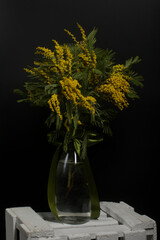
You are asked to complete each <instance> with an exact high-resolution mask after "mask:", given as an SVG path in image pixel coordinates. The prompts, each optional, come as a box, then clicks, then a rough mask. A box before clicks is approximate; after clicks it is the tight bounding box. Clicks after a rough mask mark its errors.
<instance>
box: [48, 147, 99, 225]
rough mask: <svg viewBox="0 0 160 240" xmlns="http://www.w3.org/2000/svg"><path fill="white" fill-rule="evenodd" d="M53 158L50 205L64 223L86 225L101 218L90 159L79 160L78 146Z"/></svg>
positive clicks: (49, 180) (50, 176)
mask: <svg viewBox="0 0 160 240" xmlns="http://www.w3.org/2000/svg"><path fill="white" fill-rule="evenodd" d="M60 149H61V147H60V146H58V147H57V150H56V152H55V154H54V156H53V159H52V163H51V168H50V173H49V179H48V204H49V207H50V209H51V211H52V213H53V214H54V215H55V216H56V217H57V219H58V220H59V221H60V222H62V223H67V224H82V223H85V222H87V221H89V220H90V219H91V218H92V219H96V218H98V217H99V213H100V206H99V199H98V193H97V189H96V185H95V182H94V178H93V175H92V171H91V168H90V164H89V161H88V158H86V159H84V160H82V159H80V158H79V156H78V154H77V152H76V150H75V148H74V144H70V145H69V146H68V151H67V152H64V151H63V152H62V153H60V152H61V151H60Z"/></svg>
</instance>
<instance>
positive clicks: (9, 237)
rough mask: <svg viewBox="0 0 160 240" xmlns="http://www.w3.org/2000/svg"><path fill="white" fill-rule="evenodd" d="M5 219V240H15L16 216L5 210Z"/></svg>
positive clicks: (9, 210)
mask: <svg viewBox="0 0 160 240" xmlns="http://www.w3.org/2000/svg"><path fill="white" fill-rule="evenodd" d="M5 219H6V240H15V239H16V237H17V236H16V215H15V214H14V213H13V212H12V211H11V209H6V212H5Z"/></svg>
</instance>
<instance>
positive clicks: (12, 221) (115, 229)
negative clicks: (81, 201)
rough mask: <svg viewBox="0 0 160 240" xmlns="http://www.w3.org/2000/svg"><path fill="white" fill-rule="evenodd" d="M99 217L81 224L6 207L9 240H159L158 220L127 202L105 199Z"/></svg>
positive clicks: (24, 208) (23, 209)
mask: <svg viewBox="0 0 160 240" xmlns="http://www.w3.org/2000/svg"><path fill="white" fill-rule="evenodd" d="M100 205H101V214H100V217H99V219H97V220H91V221H89V222H87V223H85V224H81V225H68V224H62V223H58V222H56V221H55V218H54V216H53V214H52V213H45V212H44V213H36V212H35V211H34V210H33V209H32V208H30V207H19V208H8V209H6V240H94V239H96V240H157V231H156V223H155V221H154V220H152V219H151V218H149V217H147V216H145V215H140V214H138V213H136V212H135V211H134V209H133V208H132V207H131V206H129V205H127V204H126V203H124V202H120V203H114V202H101V203H100Z"/></svg>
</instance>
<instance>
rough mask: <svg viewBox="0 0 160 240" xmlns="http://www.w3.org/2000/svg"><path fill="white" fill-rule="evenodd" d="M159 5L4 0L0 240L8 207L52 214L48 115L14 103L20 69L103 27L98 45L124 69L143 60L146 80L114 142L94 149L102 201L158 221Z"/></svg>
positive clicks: (0, 24) (116, 126) (154, 0)
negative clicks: (41, 52)
mask: <svg viewBox="0 0 160 240" xmlns="http://www.w3.org/2000/svg"><path fill="white" fill-rule="evenodd" d="M159 12H160V2H159V1H158V0H130V1H128V0H121V1H120V0H99V1H96V0H95V1H91V0H85V1H83V0H81V1H73V0H70V1H69V0H65V1H62V0H59V1H55V0H32V1H30V0H23V1H20V0H14V1H11V0H0V141H1V142H0V148H1V151H0V155H1V162H0V164H1V167H0V171H1V173H0V225H1V226H2V228H1V229H0V237H1V239H4V226H5V224H4V211H5V208H10V207H16V206H31V207H32V208H33V209H34V210H36V211H49V209H48V206H47V197H46V188H47V178H48V172H49V167H50V163H51V158H52V155H53V153H54V150H55V148H54V147H53V146H51V145H49V144H48V143H47V138H46V133H47V131H48V129H47V128H46V127H45V125H44V120H45V118H46V113H45V112H44V111H43V110H42V109H39V108H37V107H30V106H28V105H26V104H17V103H16V100H17V96H16V95H14V94H13V89H14V88H22V86H23V83H24V81H25V76H26V75H25V73H24V70H23V68H24V67H26V66H27V65H32V63H33V57H34V51H35V48H36V47H37V46H46V47H50V46H51V45H52V42H51V40H52V39H56V40H58V41H59V43H63V42H67V41H69V38H68V36H67V35H66V33H65V32H64V31H63V29H64V28H67V29H69V30H71V31H72V32H73V33H75V34H78V30H77V27H76V22H79V23H80V24H81V25H82V26H83V27H84V28H85V29H86V33H89V32H90V31H91V30H92V29H93V27H97V28H98V33H97V43H96V46H98V47H101V48H110V49H113V50H114V51H116V52H117V61H119V62H120V63H123V62H124V61H125V60H126V59H127V58H130V57H131V56H137V55H139V56H140V57H141V58H142V62H141V63H140V64H139V65H138V66H137V68H136V70H137V71H138V72H139V73H140V74H141V75H143V76H144V79H145V82H144V84H145V87H144V88H143V89H142V90H141V91H140V95H141V99H140V100H138V101H136V102H134V103H133V104H131V105H130V108H128V109H127V110H125V111H123V112H122V113H121V114H120V115H119V116H118V118H117V119H116V120H115V121H114V122H113V124H112V127H113V132H114V135H113V137H112V138H107V137H106V138H105V140H104V142H103V143H101V144H99V145H97V147H94V148H92V149H89V152H88V155H89V159H90V162H91V165H92V169H93V173H94V177H95V181H96V183H97V188H98V192H99V197H100V200H105V201H125V202H126V203H128V204H130V205H131V206H133V207H134V208H135V210H136V211H138V212H139V213H141V214H146V215H148V216H150V217H151V218H153V219H155V220H156V221H157V223H158V218H159V213H158V212H159V208H158V206H159V201H158V194H159V185H158V184H159V182H158V181H159V176H158V175H159V158H160V157H159V133H160V131H159V130H160V127H159V120H160V117H159V116H160V107H159V103H160V95H159V94H160V90H159V89H160V77H159V72H160V69H159V64H160V61H159V53H160V51H159V50H160V44H159V43H160V42H159V40H160V29H159V28H160V15H159Z"/></svg>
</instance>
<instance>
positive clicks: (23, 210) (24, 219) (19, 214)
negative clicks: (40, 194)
mask: <svg viewBox="0 0 160 240" xmlns="http://www.w3.org/2000/svg"><path fill="white" fill-rule="evenodd" d="M10 210H11V211H12V213H13V214H14V215H16V218H17V220H16V221H17V223H18V224H17V228H19V230H21V228H22V226H23V227H24V226H25V228H26V233H27V235H28V236H30V237H44V236H46V235H47V236H48V237H53V236H54V231H53V228H51V227H50V225H49V224H48V223H47V222H46V221H45V220H43V219H42V218H41V217H40V216H39V215H38V214H37V213H36V212H35V211H34V210H33V209H32V208H30V207H19V208H11V209H10ZM21 224H23V225H22V226H21Z"/></svg>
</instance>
